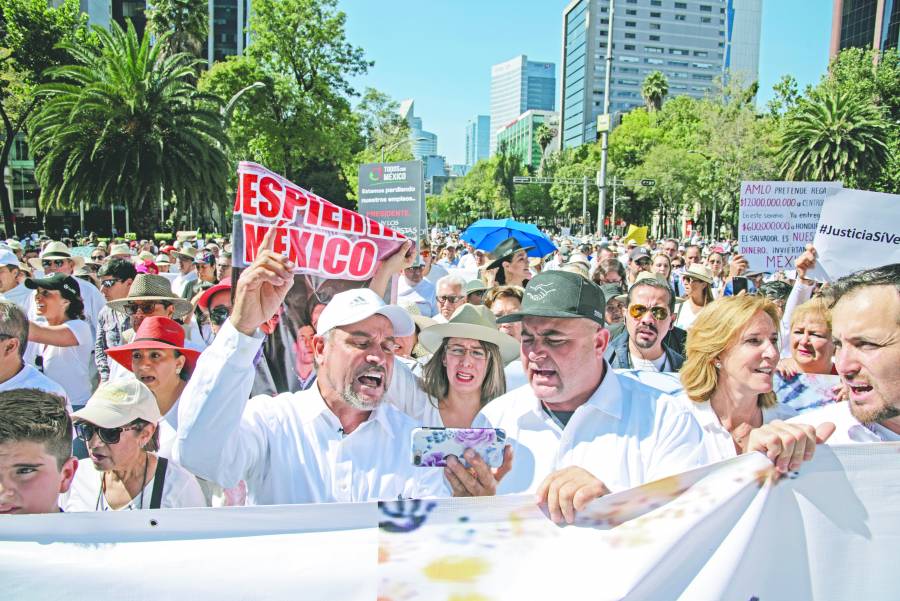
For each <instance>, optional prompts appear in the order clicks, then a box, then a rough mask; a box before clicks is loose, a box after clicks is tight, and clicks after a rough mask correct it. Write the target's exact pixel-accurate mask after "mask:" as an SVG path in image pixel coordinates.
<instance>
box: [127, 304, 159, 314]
mask: <svg viewBox="0 0 900 601" xmlns="http://www.w3.org/2000/svg"><path fill="white" fill-rule="evenodd" d="M156 305H162V306H163V307H165V306H167V305H166V303H128V304H126V305H125V308H124V310H125V315H128V316H132V315H137V314H138V313H143V314H144V315H150V314H151V313H153V310H154V309H155V308H156Z"/></svg>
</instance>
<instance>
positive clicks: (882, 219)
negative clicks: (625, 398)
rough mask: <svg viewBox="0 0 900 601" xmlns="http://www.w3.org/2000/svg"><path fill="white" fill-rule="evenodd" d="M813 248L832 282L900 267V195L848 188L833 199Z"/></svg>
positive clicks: (824, 210) (824, 209)
mask: <svg viewBox="0 0 900 601" xmlns="http://www.w3.org/2000/svg"><path fill="white" fill-rule="evenodd" d="M813 244H814V245H815V247H816V251H818V254H819V266H820V267H821V269H822V270H823V271H824V272H825V274H826V275H827V278H828V279H830V280H834V279H836V278H839V277H842V276H845V275H847V274H849V273H852V272H854V271H858V270H860V269H868V268H870V267H875V266H879V265H889V264H891V263H900V195H897V194H882V193H880V192H868V191H866V190H852V189H849V188H847V189H844V190H841V191H840V192H839V193H838V194H835V195H834V196H829V197H828V198H827V199H826V201H825V204H824V205H823V206H822V214H821V216H820V218H819V223H818V227H817V228H816V235H815V241H814V242H813Z"/></svg>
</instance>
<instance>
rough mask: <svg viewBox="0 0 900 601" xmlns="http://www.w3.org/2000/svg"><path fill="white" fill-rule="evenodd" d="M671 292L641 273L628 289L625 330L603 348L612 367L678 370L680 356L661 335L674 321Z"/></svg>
mask: <svg viewBox="0 0 900 601" xmlns="http://www.w3.org/2000/svg"><path fill="white" fill-rule="evenodd" d="M674 312H675V295H674V294H673V293H672V289H671V288H669V285H668V284H667V283H665V282H664V281H661V280H659V279H657V278H656V276H654V275H652V274H649V273H642V274H641V275H639V276H638V279H637V281H636V282H635V283H634V284H632V286H631V288H629V289H628V300H627V306H626V309H625V331H624V332H622V333H621V334H619V335H618V336H616V338H614V339H613V341H612V342H610V343H609V348H607V349H606V355H605V356H606V360H607V361H609V364H610V365H611V366H612V367H614V368H621V369H641V370H645V371H678V370H679V369H681V364H682V363H684V357H683V356H682V355H681V354H680V353H678V352H677V351H675V349H673V348H671V347H669V346H668V345H667V344H666V343H665V342H664V341H663V339H664V338H665V337H666V334H668V332H669V331H670V330H671V329H672V326H673V325H674V321H675V320H674V314H675V313H674Z"/></svg>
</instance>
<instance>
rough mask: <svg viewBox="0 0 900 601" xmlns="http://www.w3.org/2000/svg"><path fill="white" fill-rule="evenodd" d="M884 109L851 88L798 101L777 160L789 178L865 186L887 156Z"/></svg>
mask: <svg viewBox="0 0 900 601" xmlns="http://www.w3.org/2000/svg"><path fill="white" fill-rule="evenodd" d="M889 128H890V124H889V123H888V121H887V119H886V118H885V116H884V112H883V109H882V108H881V107H879V106H877V105H875V104H873V103H872V102H871V101H870V99H868V98H865V97H862V96H860V95H858V94H853V93H851V92H849V91H840V90H834V89H832V90H826V91H825V92H824V94H823V97H821V98H819V97H813V98H809V99H803V100H801V101H800V103H799V106H798V107H797V110H796V111H795V112H794V113H793V114H792V115H790V116H789V117H788V118H787V119H786V120H785V123H784V127H783V130H782V134H781V139H780V141H779V142H780V144H779V149H778V164H779V168H780V169H781V172H782V174H783V177H785V178H786V179H788V180H812V181H842V182H844V185H847V186H862V187H866V186H867V185H868V184H869V182H870V181H872V180H873V179H874V178H877V177H878V176H879V175H880V173H881V169H883V168H884V167H885V165H886V164H887V162H888V160H889V148H888V140H889Z"/></svg>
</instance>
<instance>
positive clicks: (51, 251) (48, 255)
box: [28, 242, 84, 269]
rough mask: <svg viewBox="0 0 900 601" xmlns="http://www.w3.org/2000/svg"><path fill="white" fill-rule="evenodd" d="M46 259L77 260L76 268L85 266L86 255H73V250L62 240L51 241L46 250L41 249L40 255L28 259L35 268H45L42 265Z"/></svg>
mask: <svg viewBox="0 0 900 601" xmlns="http://www.w3.org/2000/svg"><path fill="white" fill-rule="evenodd" d="M44 259H72V261H74V262H75V269H78V268H79V267H83V266H84V257H79V256H76V255H73V254H72V251H70V250H69V247H68V246H66V245H65V244H63V243H62V242H51V243H50V244H48V245H47V246H45V247H44V250H43V251H41V255H40V256H39V257H37V258H34V259H28V264H29V265H31V266H32V267H33V268H34V269H43V268H42V267H41V261H43V260H44Z"/></svg>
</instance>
